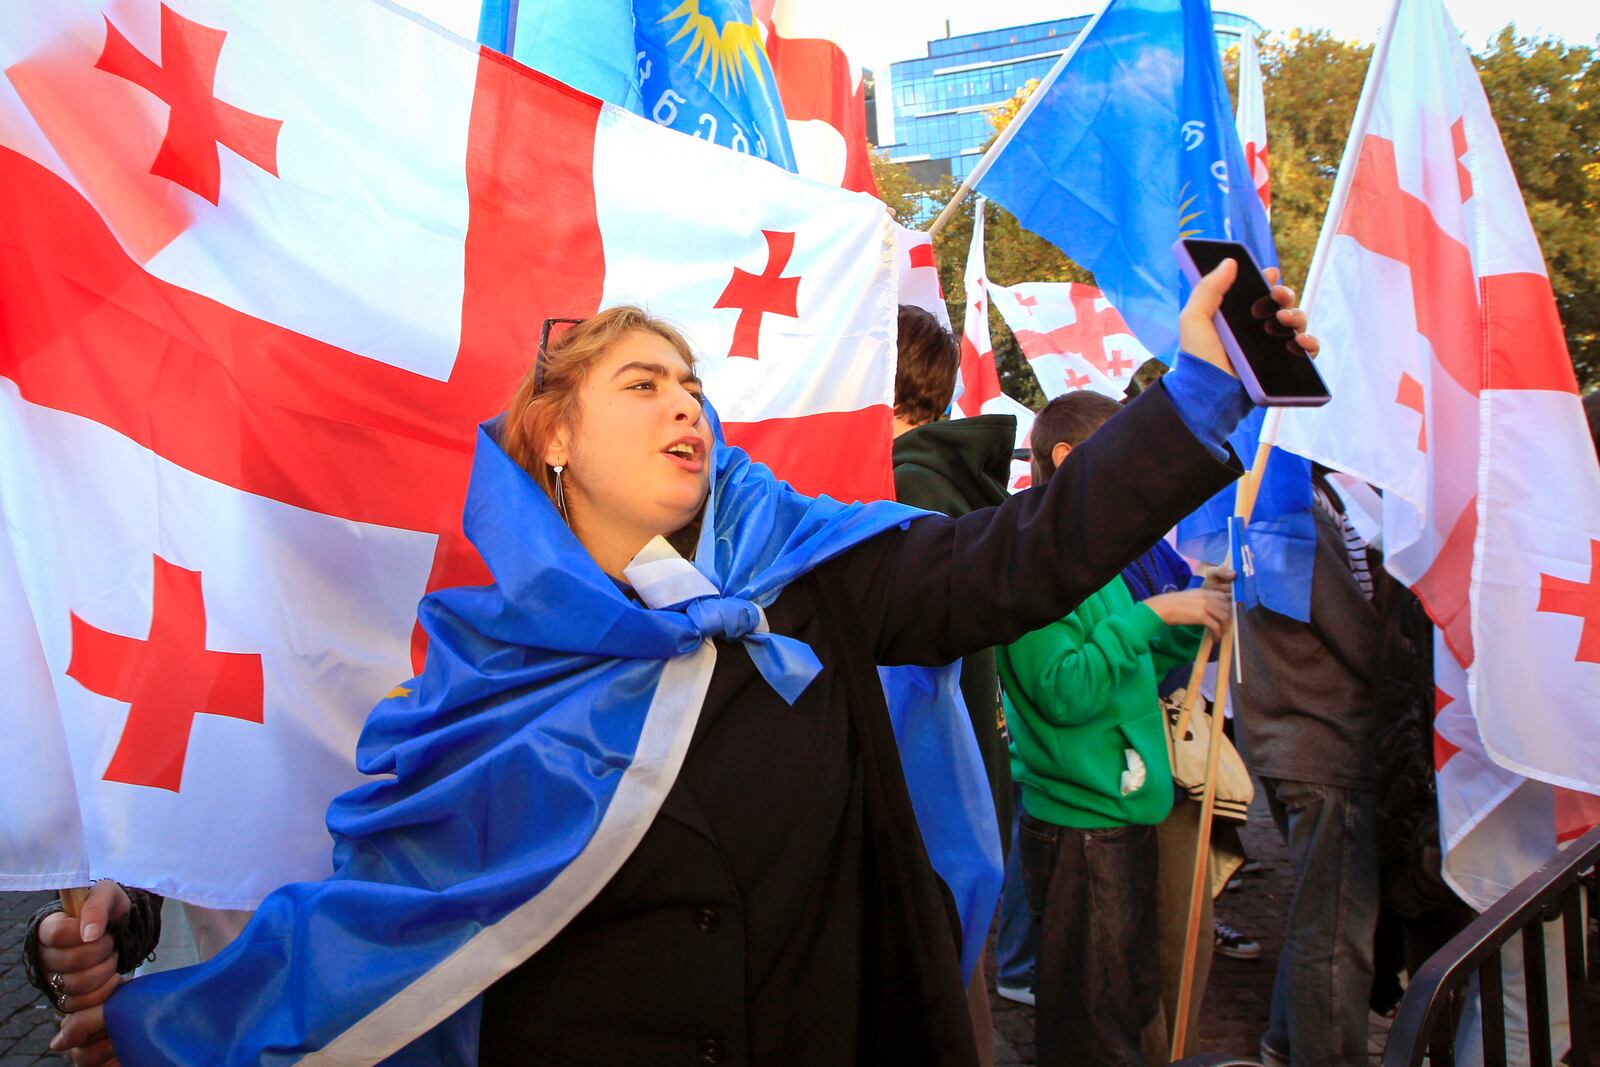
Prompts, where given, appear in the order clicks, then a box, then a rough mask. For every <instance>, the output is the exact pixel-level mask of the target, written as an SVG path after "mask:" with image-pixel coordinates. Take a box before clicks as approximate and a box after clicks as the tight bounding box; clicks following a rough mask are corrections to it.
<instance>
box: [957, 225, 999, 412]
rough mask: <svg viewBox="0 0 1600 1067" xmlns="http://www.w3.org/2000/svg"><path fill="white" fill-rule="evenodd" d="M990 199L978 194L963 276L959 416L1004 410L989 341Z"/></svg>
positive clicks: (992, 348) (958, 379)
mask: <svg viewBox="0 0 1600 1067" xmlns="http://www.w3.org/2000/svg"><path fill="white" fill-rule="evenodd" d="M987 206H988V201H987V200H985V199H984V198H983V197H981V196H980V197H979V198H978V199H977V202H976V203H975V204H974V205H973V209H972V244H971V245H969V246H968V248H967V269H966V273H965V274H964V275H963V276H962V289H963V291H964V292H965V294H966V299H967V307H966V317H965V319H964V320H963V322H962V324H961V369H960V371H959V372H957V374H956V395H955V399H954V401H953V402H952V406H953V408H954V411H953V414H954V415H955V416H956V417H958V418H960V417H965V416H969V415H985V414H989V413H990V411H991V410H1002V411H1003V409H1001V408H998V407H997V406H996V405H998V404H999V403H1000V397H1001V393H1000V371H999V369H998V368H997V367H996V365H995V360H994V345H993V344H992V343H991V342H990V340H989V291H988V290H989V277H988V268H987V267H985V266H984V258H983V212H984V208H985V207H987Z"/></svg>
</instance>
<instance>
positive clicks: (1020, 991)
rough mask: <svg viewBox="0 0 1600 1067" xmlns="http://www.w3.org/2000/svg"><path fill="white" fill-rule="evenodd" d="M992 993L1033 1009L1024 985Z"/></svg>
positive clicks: (1006, 986)
mask: <svg viewBox="0 0 1600 1067" xmlns="http://www.w3.org/2000/svg"><path fill="white" fill-rule="evenodd" d="M1256 951H1257V952H1260V951H1261V948H1260V946H1257V948H1256ZM994 991H995V992H996V993H999V994H1000V995H1001V996H1002V997H1004V998H1005V999H1007V1000H1013V1001H1016V1002H1017V1003H1018V1004H1026V1005H1027V1006H1028V1007H1030V1008H1031V1007H1033V990H1032V989H1030V988H1028V987H1027V986H1025V985H996V986H995V987H994Z"/></svg>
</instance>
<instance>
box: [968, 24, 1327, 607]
mask: <svg viewBox="0 0 1600 1067" xmlns="http://www.w3.org/2000/svg"><path fill="white" fill-rule="evenodd" d="M1074 44H1075V51H1074V52H1073V54H1072V56H1071V58H1070V59H1069V60H1068V62H1067V63H1066V65H1065V66H1064V67H1063V68H1062V70H1061V71H1060V73H1059V75H1058V76H1057V78H1056V80H1055V81H1054V82H1053V83H1052V84H1050V85H1049V86H1048V87H1047V88H1045V89H1043V90H1042V92H1043V93H1044V95H1043V96H1042V97H1041V98H1040V100H1039V102H1038V104H1037V105H1036V106H1035V108H1034V111H1033V113H1032V115H1031V116H1030V117H1029V118H1028V119H1027V120H1026V121H1025V123H1024V124H1023V126H1022V127H1020V128H1019V129H1018V131H1017V133H1016V134H1015V136H1014V137H1013V139H1012V141H1011V144H1010V145H1009V146H1008V147H1007V148H1006V150H1005V151H1004V152H1002V153H1001V154H1000V156H999V157H998V158H997V159H996V160H995V162H994V164H993V166H991V167H990V169H989V171H988V173H987V174H985V175H984V177H983V178H982V179H981V180H980V181H979V182H978V190H979V191H980V192H981V193H983V194H984V195H986V196H988V197H990V198H991V199H993V200H995V201H996V202H998V203H999V204H1001V205H1002V206H1003V207H1005V208H1006V209H1007V210H1008V211H1010V212H1011V213H1012V214H1014V215H1016V216H1017V218H1018V220H1019V221H1020V222H1021V223H1022V224H1023V225H1024V226H1026V227H1027V228H1028V229H1030V230H1033V231H1034V232H1035V233H1038V234H1039V235H1040V236H1042V237H1044V238H1046V239H1047V240H1049V241H1051V242H1052V243H1053V244H1055V245H1056V246H1057V247H1058V248H1060V249H1061V250H1062V251H1063V252H1065V253H1066V254H1067V255H1068V256H1071V257H1072V258H1073V259H1074V260H1076V261H1077V262H1078V263H1080V264H1082V265H1083V266H1084V267H1086V268H1088V269H1089V270H1091V271H1093V272H1094V276H1095V283H1096V284H1097V285H1099V286H1100V288H1101V290H1102V291H1104V293H1105V295H1106V297H1107V299H1109V300H1110V301H1111V303H1112V305H1113V306H1115V307H1116V308H1118V309H1119V310H1120V311H1121V312H1122V315H1123V318H1124V319H1126V320H1127V322H1128V325H1129V327H1130V328H1131V329H1132V330H1133V332H1134V334H1135V335H1137V336H1138V338H1139V339H1140V340H1141V341H1142V342H1144V344H1145V345H1146V347H1148V348H1149V349H1150V350H1151V351H1152V352H1154V353H1155V354H1156V355H1157V356H1158V357H1159V358H1161V359H1162V360H1163V361H1164V362H1167V363H1169V364H1170V363H1171V362H1172V360H1173V359H1174V358H1175V357H1176V355H1177V351H1178V312H1179V310H1180V309H1181V308H1182V306H1183V301H1184V300H1185V299H1187V297H1188V289H1189V286H1188V285H1187V283H1186V282H1185V281H1184V279H1183V276H1182V273H1181V272H1180V270H1179V268H1178V264H1177V260H1176V259H1175V258H1174V257H1173V254H1172V245H1173V243H1174V242H1175V241H1177V240H1178V238H1179V237H1180V236H1182V237H1212V238H1223V239H1229V240H1236V241H1240V242H1242V243H1243V244H1244V245H1245V246H1246V247H1248V248H1249V249H1250V251H1251V254H1252V255H1254V256H1255V258H1256V261H1257V263H1258V264H1259V265H1260V266H1261V267H1263V268H1266V267H1271V266H1276V265H1277V261H1278V257H1277V252H1276V249H1275V248H1274V247H1273V243H1272V231H1271V228H1270V226H1269V223H1268V221H1267V217H1266V213H1265V211H1264V210H1263V208H1262V206H1261V201H1260V200H1259V199H1257V198H1256V196H1255V193H1254V190H1253V189H1252V188H1251V187H1250V183H1249V181H1248V180H1247V176H1248V171H1247V169H1246V167H1245V163H1244V150H1243V148H1242V147H1241V146H1240V144H1239V137H1238V131H1237V129H1236V128H1235V126H1234V122H1233V110H1232V107H1231V105H1230V104H1229V100H1228V92H1227V87H1226V86H1225V85H1224V84H1223V80H1222V66H1221V62H1220V60H1219V58H1218V56H1217V46H1216V37H1215V33H1214V31H1213V28H1212V21H1211V5H1210V3H1209V2H1208V0H1111V2H1110V3H1109V4H1107V6H1106V8H1105V10H1104V11H1102V12H1101V14H1100V15H1099V16H1098V17H1097V18H1096V20H1095V21H1094V22H1093V23H1091V25H1090V26H1089V27H1088V28H1087V29H1086V30H1085V32H1084V36H1083V38H1082V39H1081V40H1080V41H1077V42H1074ZM1235 179H1236V180H1235ZM1263 414H1264V413H1263V412H1261V411H1259V410H1257V411H1255V412H1252V413H1251V414H1250V416H1248V417H1247V418H1246V419H1245V420H1244V422H1243V423H1242V424H1241V425H1240V427H1239V430H1238V431H1237V432H1235V434H1234V435H1233V436H1232V438H1230V444H1232V446H1233V448H1234V450H1235V451H1236V452H1237V453H1238V454H1239V455H1240V456H1241V458H1243V459H1244V460H1245V461H1246V462H1248V461H1250V460H1251V459H1252V457H1253V456H1254V455H1255V448H1256V443H1257V441H1258V440H1259V438H1260V433H1261V425H1262V418H1263ZM1233 500H1234V491H1233V490H1232V489H1229V490H1227V491H1225V492H1224V493H1222V494H1219V496H1218V497H1217V498H1215V499H1214V500H1212V501H1211V502H1209V503H1208V504H1207V505H1206V506H1205V507H1203V508H1201V509H1200V510H1199V511H1198V512H1196V513H1195V515H1193V516H1191V517H1190V518H1189V519H1187V520H1185V521H1184V523H1182V524H1181V525H1180V526H1179V547H1180V548H1182V549H1183V551H1185V552H1186V553H1188V554H1189V555H1192V556H1196V557H1198V558H1201V559H1205V560H1209V561H1212V562H1221V561H1222V560H1223V559H1224V558H1226V555H1227V526H1228V517H1229V516H1230V515H1232V513H1233ZM1310 507H1311V481H1310V473H1309V468H1308V466H1307V465H1306V463H1305V461H1304V460H1302V459H1301V458H1299V457H1297V456H1292V455H1289V454H1286V453H1281V452H1280V453H1276V454H1274V456H1273V458H1272V461H1271V462H1270V463H1269V464H1268V465H1267V471H1266V477H1265V480H1264V481H1263V483H1262V487H1261V491H1260V493H1259V494H1258V496H1257V500H1256V508H1255V512H1254V515H1253V517H1252V521H1251V542H1252V545H1253V547H1254V549H1255V557H1256V575H1257V585H1258V588H1259V590H1260V594H1261V599H1262V602H1263V603H1264V604H1265V605H1266V606H1268V607H1270V608H1272V609H1273V610H1275V611H1279V612H1282V613H1283V614H1286V615H1290V616H1292V617H1295V618H1299V619H1302V620H1303V619H1306V618H1307V617H1308V616H1309V610H1310V592H1311V557H1312V549H1313V548H1314V546H1315V530H1314V527H1313V524H1312V517H1311V512H1310Z"/></svg>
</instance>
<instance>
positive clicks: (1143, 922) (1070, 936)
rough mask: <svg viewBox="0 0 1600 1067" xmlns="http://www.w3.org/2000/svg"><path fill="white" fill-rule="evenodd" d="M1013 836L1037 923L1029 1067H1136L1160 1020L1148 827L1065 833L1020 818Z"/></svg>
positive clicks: (1153, 856)
mask: <svg viewBox="0 0 1600 1067" xmlns="http://www.w3.org/2000/svg"><path fill="white" fill-rule="evenodd" d="M1018 829H1019V830H1020V833H1019V835H1018V838H1017V842H1016V848H1017V851H1019V852H1020V853H1021V860H1022V880H1023V886H1024V888H1025V889H1026V892H1027V898H1028V910H1029V911H1030V912H1031V913H1032V914H1033V915H1034V917H1035V918H1036V919H1038V920H1039V922H1040V938H1039V959H1038V971H1037V979H1036V982H1035V986H1034V995H1035V996H1036V997H1037V999H1038V1003H1037V1007H1036V1010H1035V1014H1034V1026H1035V1030H1036V1034H1037V1041H1038V1051H1039V1058H1038V1063H1039V1067H1065V1065H1073V1067H1145V1065H1146V1064H1147V1063H1148V1062H1149V1060H1148V1059H1147V1058H1146V1055H1145V1052H1144V1050H1143V1046H1142V1042H1143V1041H1144V1040H1145V1037H1146V1031H1147V1029H1150V1028H1151V1027H1152V1024H1154V1023H1155V1022H1156V1021H1157V1019H1158V1017H1159V1015H1160V1013H1161V981H1160V966H1159V959H1160V942H1159V940H1158V937H1157V922H1156V863H1157V852H1156V833H1155V827H1153V826H1119V827H1113V828H1111V829H1105V830H1074V829H1070V828H1068V827H1065V826H1055V825H1053V824H1051V823H1046V822H1040V821H1039V820H1038V819H1034V818H1032V817H1030V816H1028V815H1023V816H1022V818H1021V820H1020V826H1019V828H1018ZM1157 1029H1160V1030H1161V1031H1162V1032H1164V1031H1165V1027H1159V1028H1157ZM1162 1061H1163V1062H1164V1057H1163V1059H1162Z"/></svg>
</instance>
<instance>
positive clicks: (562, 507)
mask: <svg viewBox="0 0 1600 1067" xmlns="http://www.w3.org/2000/svg"><path fill="white" fill-rule="evenodd" d="M551 469H552V470H554V471H555V473H556V510H557V511H559V512H561V521H562V522H564V523H566V524H567V525H568V526H571V525H572V520H571V519H569V518H567V494H566V493H565V492H563V491H562V488H561V472H562V471H564V470H566V469H567V468H566V466H565V465H564V464H560V463H557V464H556V465H555V466H554V467H552V468H551Z"/></svg>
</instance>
